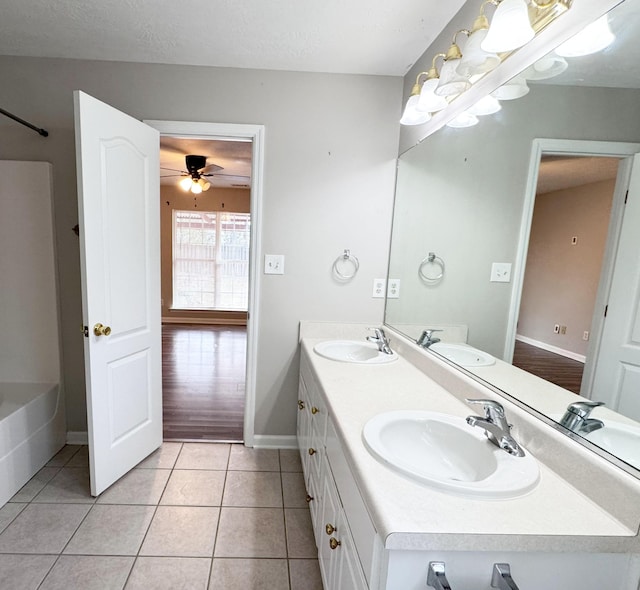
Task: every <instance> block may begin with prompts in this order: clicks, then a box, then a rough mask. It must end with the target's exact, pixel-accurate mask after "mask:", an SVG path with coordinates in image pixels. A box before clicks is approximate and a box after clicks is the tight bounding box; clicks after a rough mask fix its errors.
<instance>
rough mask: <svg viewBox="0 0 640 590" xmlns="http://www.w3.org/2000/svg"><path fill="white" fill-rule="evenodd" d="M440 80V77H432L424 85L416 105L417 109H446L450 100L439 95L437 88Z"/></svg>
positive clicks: (431, 111) (433, 110)
mask: <svg viewBox="0 0 640 590" xmlns="http://www.w3.org/2000/svg"><path fill="white" fill-rule="evenodd" d="M439 82H440V79H439V78H431V79H430V80H427V81H426V82H425V83H424V84H423V85H422V90H421V91H420V99H419V100H418V104H417V105H416V109H418V110H419V111H423V112H427V113H436V112H437V111H441V110H442V109H444V108H445V107H446V106H447V105H448V104H449V102H448V101H447V99H446V98H445V97H444V96H438V95H437V94H436V93H435V89H436V87H437V86H438V84H439Z"/></svg>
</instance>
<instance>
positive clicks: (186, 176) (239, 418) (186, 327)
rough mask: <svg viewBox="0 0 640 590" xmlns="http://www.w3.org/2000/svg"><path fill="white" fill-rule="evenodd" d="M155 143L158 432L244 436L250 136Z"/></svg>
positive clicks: (203, 437) (204, 437) (197, 437)
mask: <svg viewBox="0 0 640 590" xmlns="http://www.w3.org/2000/svg"><path fill="white" fill-rule="evenodd" d="M160 151H161V164H160V166H161V170H160V174H161V234H162V238H161V242H162V243H161V251H162V350H163V355H162V358H163V431H164V432H163V434H164V440H180V441H216V442H222V441H224V442H242V441H243V424H244V411H245V389H246V359H247V313H248V293H249V257H250V234H251V232H250V227H251V217H250V211H251V209H250V207H251V195H250V193H251V191H250V186H251V182H250V175H251V157H252V143H251V141H240V140H239V141H230V140H222V139H219V140H217V139H206V140H205V139H184V138H179V137H166V136H163V137H161V141H160ZM196 166H197V168H196Z"/></svg>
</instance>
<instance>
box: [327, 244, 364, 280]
mask: <svg viewBox="0 0 640 590" xmlns="http://www.w3.org/2000/svg"><path fill="white" fill-rule="evenodd" d="M341 262H342V263H343V264H345V263H347V262H349V263H351V265H352V266H353V272H352V273H351V274H345V273H343V272H340V269H339V268H338V267H339V265H340V263H341ZM359 268H360V262H359V261H358V259H357V258H356V257H355V256H354V255H353V254H351V252H350V251H349V250H345V251H344V253H343V254H342V255H341V256H338V258H336V260H335V262H334V263H333V272H334V273H335V275H336V276H337V277H338V278H339V279H340V280H341V281H350V280H351V279H352V278H353V277H355V276H356V274H357V273H358V269H359Z"/></svg>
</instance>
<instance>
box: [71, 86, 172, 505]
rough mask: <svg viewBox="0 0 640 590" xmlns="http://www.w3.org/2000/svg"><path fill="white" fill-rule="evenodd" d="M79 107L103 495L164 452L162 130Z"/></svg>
mask: <svg viewBox="0 0 640 590" xmlns="http://www.w3.org/2000/svg"><path fill="white" fill-rule="evenodd" d="M74 102H75V126H76V165H77V172H78V209H79V211H78V213H79V225H80V257H81V272H82V306H83V322H84V325H85V339H84V354H85V375H86V382H87V421H88V434H89V462H90V470H91V494H92V495H94V496H97V495H98V494H100V493H101V492H102V491H104V490H105V489H106V488H108V487H109V486H110V485H111V484H112V483H114V482H115V481H116V480H118V479H119V478H120V477H122V475H124V474H125V473H127V472H128V471H129V470H130V469H131V468H132V467H134V466H135V465H136V464H137V463H139V462H140V461H141V460H142V459H144V458H145V457H146V456H147V455H149V454H150V453H151V452H152V451H153V450H154V449H156V448H158V447H159V446H160V445H161V444H162V358H161V355H162V352H161V332H160V330H161V328H160V197H159V190H160V189H159V182H160V181H159V177H160V172H159V146H160V141H159V134H158V131H156V130H155V129H153V128H151V127H149V126H148V125H145V124H143V123H141V122H140V121H137V120H136V119H133V118H131V117H129V116H128V115H125V114H124V113H121V112H119V111H117V110H115V109H114V108H112V107H110V106H109V105H106V104H104V103H102V102H100V101H98V100H96V99H95V98H92V97H91V96H88V95H87V94H84V93H82V92H79V91H77V92H75V93H74ZM100 325H102V326H103V327H102V328H100ZM87 328H88V330H87Z"/></svg>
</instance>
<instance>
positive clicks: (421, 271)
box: [418, 252, 444, 284]
mask: <svg viewBox="0 0 640 590" xmlns="http://www.w3.org/2000/svg"><path fill="white" fill-rule="evenodd" d="M431 264H435V265H436V266H438V267H439V269H440V273H439V274H437V275H432V276H429V275H427V274H425V267H426V266H427V265H431ZM418 276H419V277H420V278H421V279H422V280H423V281H424V282H425V283H430V284H433V283H437V282H438V281H440V280H441V279H442V277H444V260H442V258H440V257H439V256H436V255H435V253H434V252H429V255H428V256H427V257H426V258H423V259H422V262H421V263H420V266H419V267H418Z"/></svg>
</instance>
